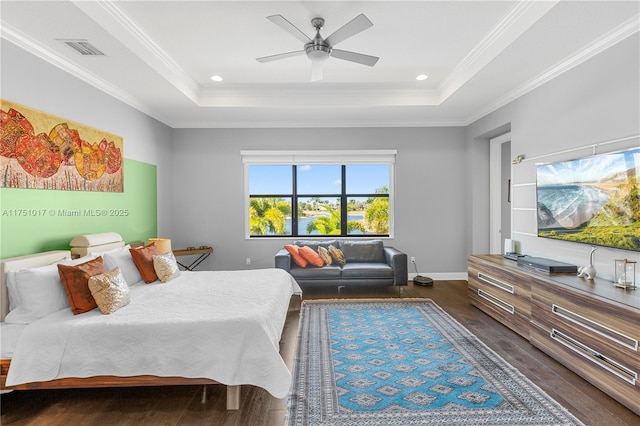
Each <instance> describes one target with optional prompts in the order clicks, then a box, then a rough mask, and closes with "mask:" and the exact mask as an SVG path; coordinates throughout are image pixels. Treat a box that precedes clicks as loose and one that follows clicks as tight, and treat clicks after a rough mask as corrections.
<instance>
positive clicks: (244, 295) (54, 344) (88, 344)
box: [0, 239, 301, 409]
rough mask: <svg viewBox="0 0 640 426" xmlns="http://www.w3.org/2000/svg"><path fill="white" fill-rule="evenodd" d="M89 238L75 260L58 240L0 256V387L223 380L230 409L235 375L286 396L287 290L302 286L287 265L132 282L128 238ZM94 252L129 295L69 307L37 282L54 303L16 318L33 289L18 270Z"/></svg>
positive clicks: (26, 272) (27, 273) (27, 272)
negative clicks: (110, 308) (118, 274)
mask: <svg viewBox="0 0 640 426" xmlns="http://www.w3.org/2000/svg"><path fill="white" fill-rule="evenodd" d="M94 240H95V239H94ZM98 240H99V241H100V239H98ZM96 246H97V247H98V249H96V250H93V249H92V248H91V247H89V248H88V249H87V250H83V251H84V253H81V254H83V257H81V258H80V259H76V260H71V252H70V251H66V250H59V251H50V252H45V253H39V254H34V255H28V256H21V257H17V258H11V259H4V260H2V261H0V276H1V290H2V312H1V315H2V320H3V322H2V323H1V327H2V329H1V337H2V347H1V352H2V354H1V358H2V359H1V360H0V367H1V369H2V371H1V373H2V374H1V375H2V377H1V385H2V389H11V390H21V389H48V388H87V387H115V386H152V385H180V384H191V385H193V384H202V385H207V384H224V385H227V408H228V409H238V408H239V402H240V401H239V400H240V385H254V386H259V387H261V388H264V389H265V390H267V391H268V392H269V393H270V394H272V395H273V396H274V397H276V398H284V397H285V396H286V394H287V393H288V391H289V387H290V383H291V374H290V372H289V370H288V368H287V367H286V365H285V363H284V360H283V359H282V357H281V356H280V353H279V340H280V337H281V333H282V329H283V326H284V321H285V319H286V315H287V311H288V307H289V302H290V300H291V297H292V296H293V295H295V294H301V289H300V287H299V286H298V284H297V283H296V281H295V280H294V279H293V277H291V275H289V274H287V273H286V272H284V271H282V270H279V269H276V268H269V269H256V270H247V271H198V272H195V271H181V272H179V273H177V274H175V276H174V277H173V278H172V279H171V280H170V281H168V282H166V283H162V282H161V281H155V282H152V283H149V284H146V283H145V282H144V281H137V282H130V281H132V280H133V279H135V278H132V277H134V276H135V274H134V272H135V271H134V270H132V266H131V261H130V256H129V258H128V256H127V254H128V252H129V247H128V246H126V245H124V243H123V242H121V241H118V242H116V243H110V244H109V245H104V244H96ZM98 256H100V257H101V258H102V260H103V261H104V263H105V266H108V267H109V268H108V269H111V267H112V266H114V265H117V266H118V267H119V268H120V269H121V271H122V276H123V277H124V278H127V280H126V282H127V284H128V293H129V295H128V296H129V299H130V301H129V303H128V304H126V305H125V306H122V307H120V308H119V309H117V310H116V311H114V312H111V313H109V314H108V315H105V314H103V313H102V312H101V309H102V308H101V309H93V310H90V311H88V312H84V313H81V314H77V315H74V314H73V312H72V309H70V308H69V307H68V304H67V306H66V307H64V308H63V309H57V308H59V307H60V306H59V305H60V304H64V300H59V299H61V296H60V294H59V288H56V287H55V286H53V285H50V286H49V287H44V286H42V287H38V288H39V289H40V288H43V289H44V288H46V289H47V290H45V291H38V292H37V293H38V294H40V293H42V294H43V295H44V296H46V297H47V300H48V301H49V300H54V299H56V298H57V299H58V305H55V304H54V306H55V308H53V309H52V308H51V307H49V308H48V309H49V311H52V312H48V311H46V310H45V311H42V312H44V313H45V314H44V315H43V316H41V317H39V318H37V319H31V320H30V321H23V320H22V315H21V313H22V311H21V309H22V307H23V306H22V304H20V303H21V302H20V300H19V299H20V297H22V296H20V295H24V292H28V291H33V290H32V287H33V286H31V287H29V285H27V284H25V283H27V282H31V281H25V279H26V278H29V277H33V276H34V275H33V274H34V271H37V272H38V273H40V274H49V276H48V277H49V278H51V276H50V271H51V269H52V268H55V267H57V264H59V263H60V264H75V265H77V264H78V263H81V262H86V261H87V259H89V260H91V259H96V258H97V257H98ZM127 268H128V269H127ZM43 271H44V272H43ZM36 276H38V275H37V274H36ZM18 278H19V279H18ZM17 283H19V284H17ZM39 285H40V284H39ZM17 287H19V288H21V290H20V291H21V292H22V293H20V292H18V291H17V290H16V288H17ZM63 290H64V289H63ZM56 292H57V293H56ZM9 293H11V294H12V297H11V298H10V297H8V296H9ZM34 293H35V292H34ZM30 294H31V293H30ZM38 297H40V296H38ZM9 302H11V303H9ZM22 302H24V300H23V299H22ZM36 302H38V303H43V301H42V300H36ZM23 304H24V303H23ZM72 308H73V305H72ZM205 397H206V387H204V391H203V400H204V398H205Z"/></svg>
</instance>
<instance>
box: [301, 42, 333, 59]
mask: <svg viewBox="0 0 640 426" xmlns="http://www.w3.org/2000/svg"><path fill="white" fill-rule="evenodd" d="M305 52H307V57H308V58H309V59H311V60H312V61H326V60H327V58H328V57H329V55H330V54H331V48H330V47H329V46H326V45H322V44H310V45H308V46H306V47H305Z"/></svg>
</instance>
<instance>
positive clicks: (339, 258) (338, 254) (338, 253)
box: [329, 245, 347, 265]
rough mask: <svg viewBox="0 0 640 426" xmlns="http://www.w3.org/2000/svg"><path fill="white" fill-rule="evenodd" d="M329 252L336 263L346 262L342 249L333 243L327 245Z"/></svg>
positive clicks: (342, 263)
mask: <svg viewBox="0 0 640 426" xmlns="http://www.w3.org/2000/svg"><path fill="white" fill-rule="evenodd" d="M329 254H331V257H332V258H333V260H335V261H336V263H337V264H338V265H344V264H345V263H347V261H346V260H345V258H344V254H343V253H342V250H340V249H339V248H337V247H335V246H333V245H330V246H329Z"/></svg>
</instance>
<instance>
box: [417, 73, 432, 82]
mask: <svg viewBox="0 0 640 426" xmlns="http://www.w3.org/2000/svg"><path fill="white" fill-rule="evenodd" d="M428 78H429V76H428V75H426V74H420V75H419V76H417V77H416V80H418V81H422V80H426V79H428Z"/></svg>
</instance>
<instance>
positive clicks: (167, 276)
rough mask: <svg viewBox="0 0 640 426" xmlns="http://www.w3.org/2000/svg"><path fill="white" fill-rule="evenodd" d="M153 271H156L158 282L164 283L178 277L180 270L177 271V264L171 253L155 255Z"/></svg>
mask: <svg viewBox="0 0 640 426" xmlns="http://www.w3.org/2000/svg"><path fill="white" fill-rule="evenodd" d="M153 269H155V270H156V274H157V275H158V278H160V281H162V282H163V283H166V282H167V281H171V280H172V279H174V278H175V277H177V276H178V275H180V269H178V262H177V261H176V257H175V256H174V255H173V253H171V252H169V253H167V254H156V255H154V256H153Z"/></svg>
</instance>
